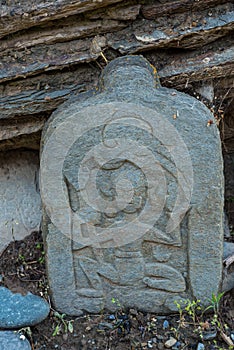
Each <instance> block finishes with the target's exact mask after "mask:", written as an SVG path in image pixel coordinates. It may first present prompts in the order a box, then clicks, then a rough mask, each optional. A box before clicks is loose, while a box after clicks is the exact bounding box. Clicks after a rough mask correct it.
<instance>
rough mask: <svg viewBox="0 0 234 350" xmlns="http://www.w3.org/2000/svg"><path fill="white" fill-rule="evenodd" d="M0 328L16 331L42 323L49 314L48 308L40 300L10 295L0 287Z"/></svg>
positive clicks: (29, 295) (33, 296)
mask: <svg viewBox="0 0 234 350" xmlns="http://www.w3.org/2000/svg"><path fill="white" fill-rule="evenodd" d="M0 304H1V305H2V307H1V310H0V328H2V329H17V328H23V327H27V326H34V325H35V324H37V323H40V322H41V321H43V320H44V319H45V318H46V317H47V316H48V314H49V311H50V307H49V305H48V303H47V302H46V301H45V300H43V299H42V298H40V297H38V296H36V295H33V294H31V293H27V294H26V295H21V294H19V293H15V294H14V293H12V292H11V291H10V290H9V289H7V288H5V287H0Z"/></svg>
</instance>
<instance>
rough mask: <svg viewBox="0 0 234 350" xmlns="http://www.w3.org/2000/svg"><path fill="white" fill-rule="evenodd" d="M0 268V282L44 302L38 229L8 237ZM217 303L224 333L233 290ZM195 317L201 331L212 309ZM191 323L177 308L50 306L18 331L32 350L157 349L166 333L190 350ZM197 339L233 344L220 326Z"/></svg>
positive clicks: (230, 326) (231, 315)
mask: <svg viewBox="0 0 234 350" xmlns="http://www.w3.org/2000/svg"><path fill="white" fill-rule="evenodd" d="M0 274H1V284H2V285H4V286H6V287H8V288H9V289H11V290H12V291H13V292H20V293H22V294H25V293H27V292H28V291H29V292H31V293H33V294H36V295H39V296H41V297H43V298H45V299H46V300H47V301H48V302H49V303H50V296H49V287H48V283H47V277H46V270H45V257H44V250H43V241H42V236H41V234H39V233H33V234H31V235H30V236H28V237H26V238H25V239H24V240H23V241H15V242H12V243H10V245H9V246H8V247H7V248H6V249H5V250H4V252H3V253H2V255H1V259H0ZM50 304H51V303H50ZM220 306H221V307H220V317H219V319H220V320H221V323H222V326H223V327H224V332H225V334H226V335H228V336H230V334H231V331H234V290H232V291H231V292H229V293H227V294H226V295H224V296H223V298H222V302H221V305H220ZM198 317H199V321H200V322H201V331H202V330H205V329H208V330H209V329H210V328H211V327H212V325H211V322H212V317H213V314H209V315H205V316H204V317H201V316H198ZM196 329H197V325H196V327H194V325H193V322H192V320H191V318H190V317H189V316H188V315H187V314H185V315H184V316H183V317H182V318H180V317H179V314H176V315H170V316H163V315H157V314H150V313H143V312H140V311H139V310H135V309H130V310H122V309H121V306H120V307H119V311H118V312H116V313H115V314H110V313H108V312H103V313H101V314H98V315H90V314H89V315H88V314H86V315H82V316H80V317H68V316H66V315H60V314H58V313H56V310H54V309H53V306H51V312H50V315H49V317H48V318H47V319H46V320H44V321H43V322H41V323H40V324H38V325H37V326H34V327H31V328H25V329H22V330H21V332H23V333H24V334H25V336H26V337H27V338H28V339H29V341H30V343H31V347H32V349H33V350H42V349H48V350H52V349H58V350H79V349H84V350H86V349H87V350H98V349H101V350H102V349H103V350H109V349H111V350H114V349H115V350H125V349H126V350H127V349H129V350H140V349H161V350H163V349H166V347H165V346H164V344H165V342H166V341H167V340H168V339H169V338H170V337H173V338H176V339H177V340H178V342H179V344H180V346H179V347H178V349H191V350H192V349H194V350H196V349H197V345H198V343H199V342H202V340H201V338H200V335H199V333H201V331H200V332H199V331H196ZM70 331H72V333H71V332H70ZM233 336H234V333H233ZM203 343H204V345H205V349H206V350H208V349H210V350H214V349H219V350H220V349H231V348H233V347H230V346H229V345H228V344H227V340H226V341H225V340H224V339H223V337H222V336H221V334H220V332H218V334H217V336H216V337H215V339H213V340H207V341H204V340H203ZM179 344H178V343H177V345H179Z"/></svg>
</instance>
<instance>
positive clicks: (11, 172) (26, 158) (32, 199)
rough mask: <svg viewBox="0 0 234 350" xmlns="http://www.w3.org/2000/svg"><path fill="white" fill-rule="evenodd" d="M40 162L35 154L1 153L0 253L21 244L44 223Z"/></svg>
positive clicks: (25, 152)
mask: <svg viewBox="0 0 234 350" xmlns="http://www.w3.org/2000/svg"><path fill="white" fill-rule="evenodd" d="M38 174H39V159H38V155H37V153H35V152H30V151H8V152H3V153H0V183H1V186H0V198H1V201H0V232H1V242H0V251H2V250H3V249H4V248H5V247H6V246H7V244H8V243H10V242H11V241H13V240H21V239H23V238H24V237H25V236H27V235H29V234H30V233H32V232H33V231H38V230H39V227H40V223H41V199H40V194H39V178H38Z"/></svg>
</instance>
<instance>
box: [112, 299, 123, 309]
mask: <svg viewBox="0 0 234 350" xmlns="http://www.w3.org/2000/svg"><path fill="white" fill-rule="evenodd" d="M111 302H112V304H116V305H117V306H118V307H119V308H122V307H121V304H120V301H119V299H117V298H112V299H111Z"/></svg>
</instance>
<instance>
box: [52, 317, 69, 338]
mask: <svg viewBox="0 0 234 350" xmlns="http://www.w3.org/2000/svg"><path fill="white" fill-rule="evenodd" d="M53 317H54V321H55V325H54V331H53V334H52V335H53V337H55V336H56V335H59V334H60V333H61V332H64V333H65V334H67V333H68V332H70V333H73V322H74V321H73V320H65V317H66V315H65V314H60V313H59V312H57V311H54V312H53Z"/></svg>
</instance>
